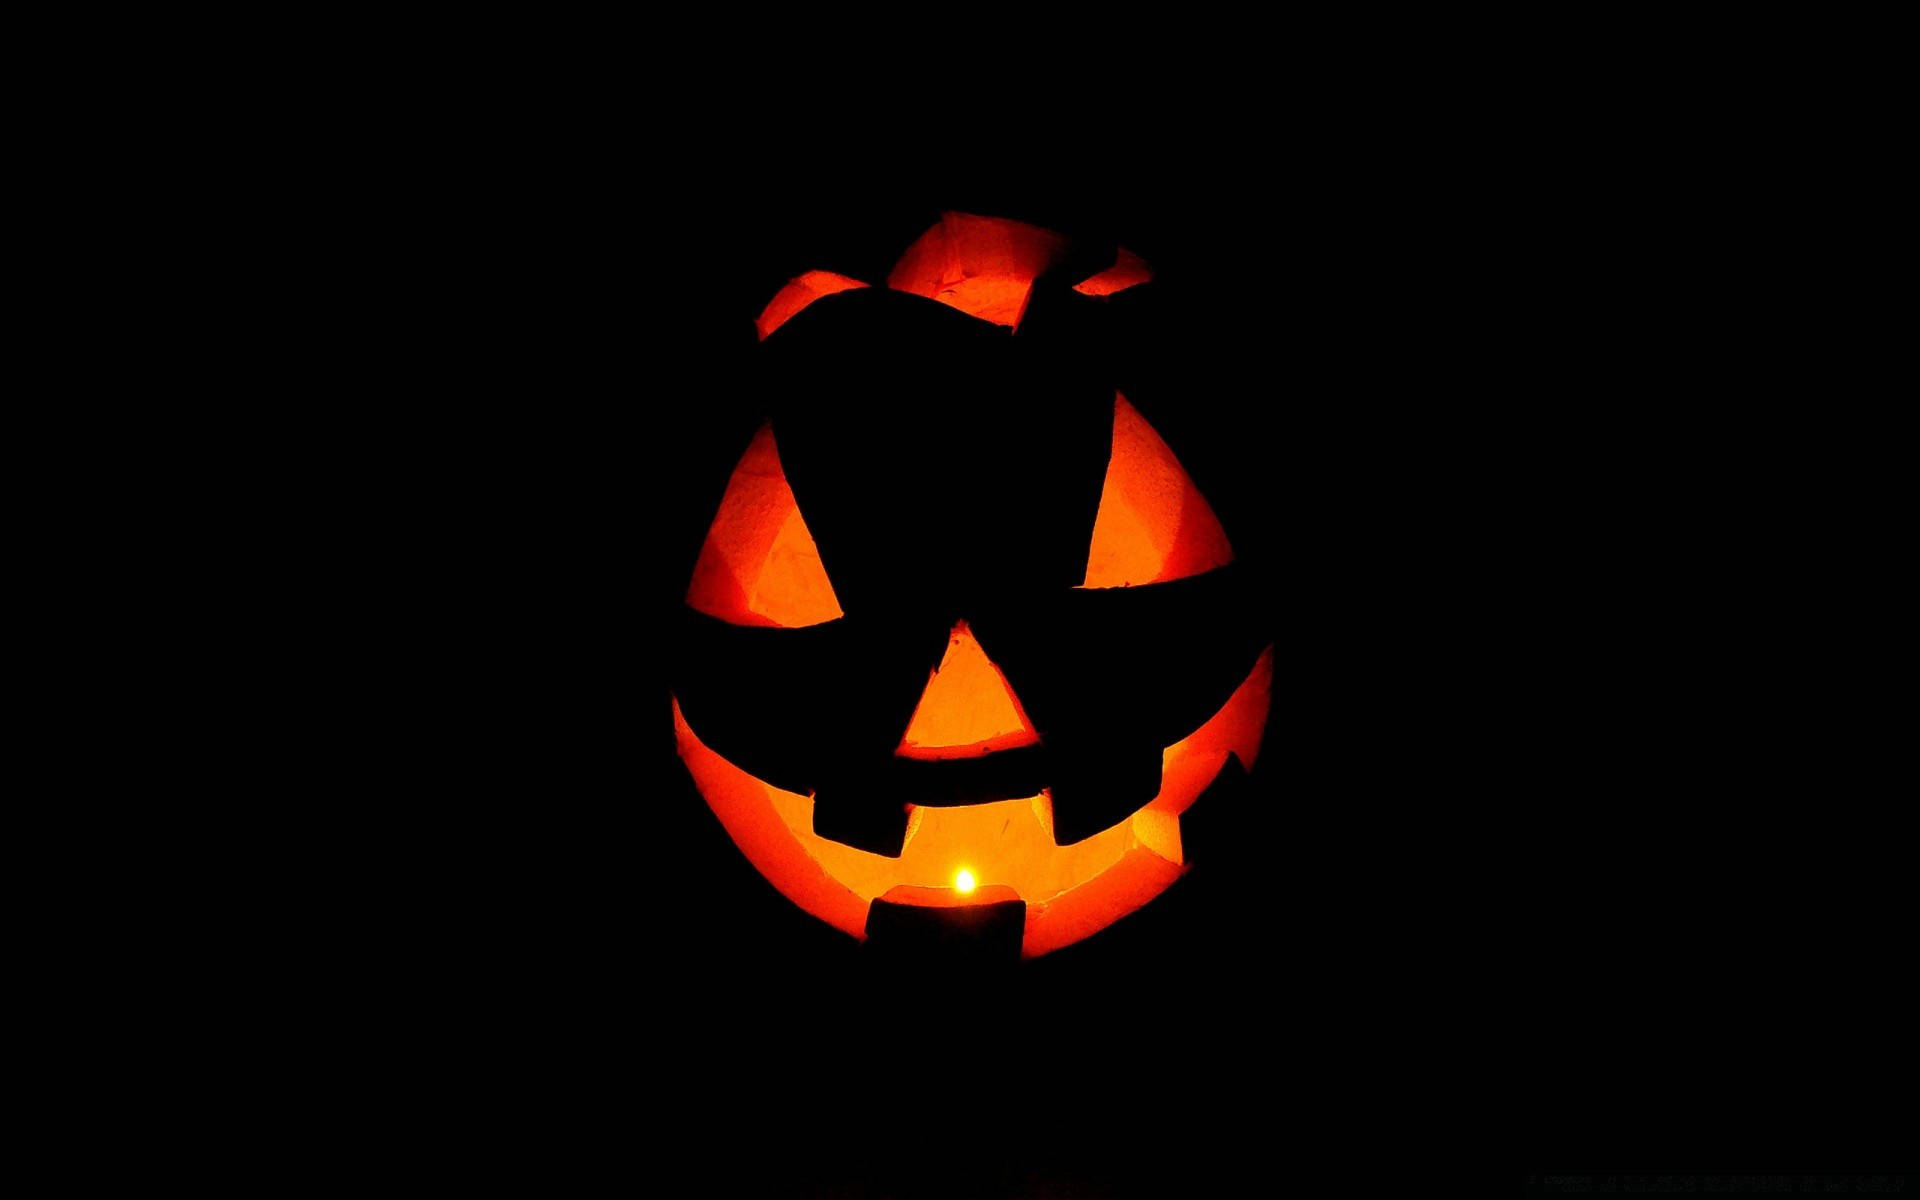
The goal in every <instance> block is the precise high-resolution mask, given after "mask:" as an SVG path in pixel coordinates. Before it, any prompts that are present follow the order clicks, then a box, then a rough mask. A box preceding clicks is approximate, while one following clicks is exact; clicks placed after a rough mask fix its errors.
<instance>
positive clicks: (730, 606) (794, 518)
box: [687, 425, 842, 629]
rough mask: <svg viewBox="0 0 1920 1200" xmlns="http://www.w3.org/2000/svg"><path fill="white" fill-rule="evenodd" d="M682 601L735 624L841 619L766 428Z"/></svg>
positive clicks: (789, 625) (792, 624) (740, 470)
mask: <svg viewBox="0 0 1920 1200" xmlns="http://www.w3.org/2000/svg"><path fill="white" fill-rule="evenodd" d="M687 603H688V604H690V605H692V606H693V607H694V608H695V609H696V610H698V611H700V612H703V613H706V614H707V615H708V616H710V617H719V618H720V619H721V620H723V621H731V622H733V623H734V624H736V625H772V626H777V627H779V628H782V629H796V628H799V627H800V626H802V625H818V624H820V623H821V622H823V621H831V620H834V619H835V618H837V617H839V616H841V615H842V614H841V611H840V601H839V600H838V599H837V598H836V597H835V596H834V594H833V584H832V583H831V582H830V581H829V580H828V579H827V568H826V564H824V563H822V562H821V561H820V550H819V548H818V547H817V546H815V545H814V544H813V535H812V534H811V533H809V532H808V531H807V523H806V522H805V521H804V520H802V519H801V518H800V507H799V505H797V504H796V503H795V502H794V499H793V489H792V488H791V487H789V486H788V485H787V475H786V472H785V471H783V470H781V468H780V452H779V450H778V449H777V448H776V447H775V446H774V444H773V427H772V426H771V425H763V426H761V428H760V432H759V433H757V434H755V435H754V437H753V442H752V444H750V445H749V446H748V447H747V452H746V453H745V454H743V455H742V456H741V457H740V465H739V466H737V467H735V468H734V469H733V478H732V479H730V480H729V481H728V482H727V492H726V495H725V496H724V497H722V498H721V500H720V511H719V512H718V513H717V514H715V516H714V518H713V526H712V528H711V529H709V530H708V531H707V540H706V543H705V544H704V545H702V546H701V547H700V558H699V561H697V562H695V563H694V566H693V583H692V584H691V585H690V586H689V587H688V588H687Z"/></svg>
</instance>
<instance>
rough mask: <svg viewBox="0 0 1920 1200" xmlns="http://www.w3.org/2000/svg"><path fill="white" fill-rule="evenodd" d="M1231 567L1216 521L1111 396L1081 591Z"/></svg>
mask: <svg viewBox="0 0 1920 1200" xmlns="http://www.w3.org/2000/svg"><path fill="white" fill-rule="evenodd" d="M1232 561H1233V547H1232V546H1231V545H1229V544H1228V543H1227V533H1226V530H1224V529H1222V528H1220V518H1218V517H1216V516H1214V515H1213V509H1212V508H1211V507H1210V506H1209V505H1208V504H1207V501H1206V497H1204V496H1202V495H1201V494H1200V489H1199V488H1197V487H1195V486H1193V480H1191V479H1189V478H1188V477H1187V472H1186V470H1185V468H1183V467H1181V465H1180V460H1179V459H1177V458H1175V457H1174V456H1173V451H1172V450H1170V449H1168V448H1167V444H1166V442H1164V441H1162V440H1161V439H1160V435H1159V434H1158V433H1155V432H1154V430H1153V426H1151V425H1149V424H1147V422H1146V418H1144V417H1142V416H1141V415H1140V413H1139V412H1138V411H1137V410H1136V409H1135V408H1134V407H1133V405H1131V404H1129V403H1127V398H1126V397H1125V396H1122V395H1120V394H1119V393H1118V392H1116V393H1114V401H1113V455H1112V457H1111V458H1110V459H1108V461H1107V480H1106V483H1105V484H1104V485H1103V486H1102V488H1101V490H1100V511H1099V514H1098V515H1097V516H1095V518H1094V521H1093V543H1092V545H1091V546H1089V547H1088V552H1087V578H1086V582H1085V583H1083V584H1082V585H1081V586H1082V587H1090V588H1112V587H1132V586H1138V585H1140V584H1143V583H1165V582H1167V581H1168V580H1170V579H1184V578H1186V577H1187V576H1189V575H1199V574H1201V573H1203V572H1206V571H1211V570H1213V569H1214V568H1215V567H1223V566H1226V565H1227V564H1228V563H1230V562H1232Z"/></svg>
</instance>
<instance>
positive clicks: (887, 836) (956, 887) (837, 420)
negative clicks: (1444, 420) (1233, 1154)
mask: <svg viewBox="0 0 1920 1200" xmlns="http://www.w3.org/2000/svg"><path fill="white" fill-rule="evenodd" d="M1099 257H1101V258H1104V259H1105V261H1104V262H1094V263H1092V264H1091V265H1092V267H1093V268H1094V269H1092V270H1089V269H1087V268H1088V267H1089V265H1090V264H1089V262H1088V259H1087V256H1086V250H1085V248H1084V247H1078V246H1075V245H1073V244H1072V243H1071V242H1070V241H1069V240H1068V239H1066V238H1064V237H1062V236H1061V235H1058V234H1054V233H1052V232H1049V231H1047V230H1044V229H1039V228H1037V227H1034V226H1031V225H1026V224H1022V223H1019V222H1014V221H1008V220H998V219H992V218H983V217H975V216H970V215H966V214H948V215H946V216H945V217H943V218H942V219H941V221H940V222H939V223H938V224H936V225H935V226H934V227H933V228H931V229H929V230H928V231H927V232H926V234H925V235H924V236H922V237H921V238H920V239H919V240H918V241H916V242H915V243H914V244H913V245H912V246H911V247H910V248H909V249H908V250H907V252H906V254H905V255H904V256H903V257H902V258H900V260H899V261H898V263H897V264H896V265H895V266H894V268H893V270H892V271H891V273H890V274H889V275H888V276H887V278H886V279H885V281H884V286H870V285H869V284H867V283H865V282H863V281H861V280H859V279H855V278H851V277H849V276H846V275H840V274H836V273H833V272H828V271H810V272H808V273H806V274H803V275H801V276H799V277H797V278H795V279H793V280H792V281H791V282H790V283H789V284H788V285H787V286H786V287H784V288H783V289H781V290H780V291H779V293H778V294H777V295H775V296H774V297H773V299H772V301H771V302H770V303H769V304H768V305H767V306H766V308H765V310H764V311H763V312H762V314H761V316H760V318H759V321H758V322H757V325H758V332H759V335H760V338H761V339H762V341H763V345H762V346H761V347H760V351H759V353H760V354H761V355H762V356H763V358H764V362H763V363H762V364H761V365H762V370H761V373H760V375H759V380H760V387H761V389H762V390H763V392H764V393H765V395H764V399H765V401H766V403H765V408H766V409H767V410H768V411H770V412H771V419H770V420H769V421H768V422H767V423H766V424H764V425H762V426H761V427H760V428H759V431H758V432H757V433H756V434H754V435H753V436H752V438H751V441H750V442H749V443H748V445H747V446H746V449H745V453H744V454H743V455H742V456H741V458H740V459H739V462H738V465H737V467H736V468H735V469H734V471H733V473H732V475H731V477H730V478H729V479H728V480H726V481H725V485H724V489H723V490H722V491H721V493H720V496H719V502H718V507H717V511H716V513H715V516H714V518H713V521H712V524H711V527H710V529H709V531H708V533H707V536H706V540H705V543H704V545H703V546H702V548H701V550H700V553H699V556H698V559H697V561H696V562H695V564H694V565H693V569H692V580H691V583H690V585H689V587H688V590H687V593H686V602H687V612H686V614H685V618H684V620H685V626H684V629H683V630H682V631H681V632H682V636H681V637H680V638H679V639H677V647H678V650H679V653H680V662H679V665H678V667H677V669H676V675H675V679H676V682H675V686H674V700H673V721H674V730H675V735H676V739H677V744H678V747H679V752H680V756H681V758H682V759H683V761H684V762H685V764H686V767H687V769H688V771H689V772H690V773H691V775H692V778H693V780H694V783H695V785H696V786H697V788H698V790H699V792H700V794H701V796H702V797H704V798H705V800H706V802H707V804H708V805H709V806H710V807H711V808H712V810H713V812H714V814H715V815H716V816H717V817H718V818H719V819H720V821H721V823H722V825H724V827H725V829H726V831H727V833H728V834H729V835H730V836H731V838H732V839H733V841H734V842H735V844H736V845H738V847H739V848H740V850H741V852H742V853H744V854H745V855H746V857H747V858H748V859H749V860H750V861H751V862H752V863H753V865H754V866H755V867H756V868H757V869H758V870H759V872H760V873H761V874H762V875H763V876H765V877H766V879H767V880H768V881H770V882H771V883H772V884H773V885H774V886H775V887H776V888H778V889H779V890H780V891H781V892H782V893H784V894H785V895H786V896H787V897H788V898H789V899H790V900H792V901H793V902H794V903H795V904H797V905H799V906H800V907H801V908H802V909H804V910H806V911H807V912H809V913H811V914H813V915H814V916H816V917H818V918H820V919H821V920H823V921H826V922H828V923H830V924H832V925H834V926H836V927H838V928H839V929H841V930H843V931H845V932H846V933H848V934H851V935H853V936H855V937H859V938H867V937H870V936H874V935H877V934H878V933H879V932H880V931H881V930H882V929H883V928H884V929H888V930H894V929H904V928H908V927H911V926H913V925H914V924H915V920H916V919H917V918H924V917H931V918H933V919H935V921H936V922H937V921H940V920H946V921H949V922H950V921H951V920H953V919H955V918H965V919H970V920H972V921H974V922H975V923H976V924H979V923H986V924H989V925H998V926H1000V927H1002V928H1003V929H1004V930H1006V931H1008V937H1009V938H1011V939H1017V943H1018V946H1019V949H1020V952H1021V954H1023V955H1024V956H1028V957H1031V956H1035V955H1041V954H1045V953H1047V952H1049V951H1051V950H1054V949H1057V948H1059V947H1062V946H1065V945H1068V944H1070V943H1072V942H1075V941H1078V940H1080V939H1082V938H1085V937H1087V936H1089V935H1091V934H1093V933H1096V932H1098V931H1099V930H1101V929H1103V928H1105V927H1106V926H1108V925H1110V924H1112V923H1113V922H1114V921H1116V920H1118V919H1119V918H1121V917H1123V916H1125V915H1126V914H1128V913H1130V912H1133V911H1135V910H1136V909H1138V908H1140V907H1141V906H1142V905H1144V904H1146V903H1148V902H1149V901H1151V900H1152V899H1154V898H1155V897H1156V896H1158V895H1159V894H1160V893H1162V892H1163V891H1165V889H1166V888H1168V887H1169V886H1170V885H1171V884H1172V883H1173V882H1174V881H1175V880H1176V879H1178V878H1179V877H1180V875H1181V874H1182V872H1183V871H1184V870H1186V869H1187V866H1188V861H1187V855H1186V853H1185V848H1184V847H1183V843H1182V836H1181V824H1182V814H1184V813H1185V812H1187V810H1188V809H1189V808H1190V807H1191V806H1193V805H1195V803H1196V802H1200V801H1203V794H1204V793H1207V792H1208V789H1209V787H1210V786H1212V785H1213V784H1214V783H1215V781H1216V779H1218V778H1221V777H1222V776H1223V773H1225V772H1228V771H1229V769H1230V770H1231V772H1232V773H1234V774H1239V773H1241V772H1243V771H1244V770H1245V769H1250V768H1251V767H1252V766H1253V763H1254V761H1255V758H1256V756H1257V755H1258V753H1259V749H1260V741H1261V736H1262V732H1263V730H1264V728H1265V725H1266V719H1267V710H1268V704H1269V694H1270V688H1271V680H1272V646H1271V645H1270V644H1267V643H1266V641H1265V638H1264V636H1263V635H1262V634H1261V632H1260V630H1259V629H1258V628H1257V622H1256V621H1253V620H1251V619H1250V618H1249V615H1248V613H1247V611H1245V606H1244V605H1243V604H1242V602H1241V600H1240V598H1239V595H1238V593H1237V591H1236V587H1235V579H1234V569H1233V567H1232V565H1231V564H1232V562H1233V557H1234V552H1233V547H1232V544H1231V542H1230V541H1229V539H1228V537H1227V533H1226V530H1225V529H1224V528H1223V527H1222V524H1221V522H1220V521H1219V519H1218V518H1217V517H1216V515H1215V513H1214V511H1213V509H1212V508H1211V507H1210V506H1209V504H1208V503H1207V500H1206V499H1205V497H1204V496H1203V495H1202V493H1201V491H1200V489H1199V488H1198V487H1197V486H1196V484H1195V483H1194V481H1193V480H1192V479H1191V478H1189V476H1188V474H1187V472H1186V471H1185V470H1184V469H1183V467H1182V465H1181V462H1180V460H1179V458H1178V457H1177V456H1176V454H1175V452H1174V450H1173V449H1172V448H1171V447H1170V446H1168V444H1167V443H1166V442H1165V441H1164V440H1162V438H1161V437H1160V435H1159V434H1158V433H1157V432H1156V431H1155V429H1154V427H1153V426H1152V424H1150V423H1149V421H1148V420H1147V419H1146V417H1145V416H1143V415H1142V413H1141V412H1140V411H1139V410H1138V409H1137V408H1136V407H1135V405H1134V404H1133V403H1131V402H1130V401H1129V400H1128V398H1127V397H1126V396H1125V395H1123V394H1120V393H1119V392H1117V391H1116V389H1115V386H1114V379H1113V377H1112V376H1111V374H1104V373H1103V371H1102V369H1101V366H1100V359H1101V354H1100V345H1101V343H1100V341H1099V338H1098V336H1097V335H1096V334H1097V329H1098V327H1099V314H1098V311H1097V310H1098V309H1099V308H1100V307H1101V306H1102V305H1104V304H1105V303H1106V298H1107V297H1109V296H1114V295H1117V294H1119V293H1121V292H1124V291H1125V290H1127V289H1129V288H1132V287H1134V286H1137V285H1139V284H1141V283H1144V282H1146V281H1148V280H1150V279H1151V277H1152V272H1151V269H1150V268H1149V267H1148V266H1147V264H1146V263H1145V262H1144V261H1143V260H1141V259H1140V258H1139V257H1138V256H1136V255H1133V254H1131V253H1129V252H1127V251H1125V250H1124V249H1122V250H1119V251H1118V252H1117V253H1115V252H1114V251H1113V249H1112V247H1111V246H1109V248H1108V252H1107V254H1105V255H1103V256H1099ZM1090 330H1093V331H1096V333H1089V331H1090ZM717 482H718V481H716V486H717ZM1207 798H1210V797H1207Z"/></svg>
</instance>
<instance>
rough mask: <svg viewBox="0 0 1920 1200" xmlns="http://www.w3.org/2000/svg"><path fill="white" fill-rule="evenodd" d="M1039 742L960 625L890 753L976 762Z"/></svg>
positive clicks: (997, 674)
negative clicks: (971, 759)
mask: <svg viewBox="0 0 1920 1200" xmlns="http://www.w3.org/2000/svg"><path fill="white" fill-rule="evenodd" d="M1039 740H1040V734H1039V733H1038V732H1037V731H1036V730H1035V729H1034V727H1033V722H1031V721H1029V720H1027V713H1026V710H1025V709H1023V708H1021V707H1020V698H1019V697H1018V696H1016V695H1014V694H1013V687H1012V685H1011V684H1009V683H1008V682H1007V677H1006V676H1005V675H1003V674H1002V673H1001V671H1000V668H999V667H996V666H994V665H993V660H992V659H990V658H988V657H987V652H986V651H985V650H983V649H981V648H980V642H979V640H978V639H976V638H975V637H974V636H973V631H972V630H971V629H968V628H967V623H966V622H965V621H962V622H960V623H959V624H958V625H955V626H954V627H953V633H952V634H951V635H949V637H948V639H947V653H946V656H945V657H943V658H942V659H941V660H940V665H939V666H938V667H936V668H934V671H933V673H932V674H931V675H930V676H928V678H927V689H926V691H924V692H922V693H920V703H919V704H917V705H916V706H915V707H914V710H913V718H912V719H911V720H909V721H908V722H907V732H906V734H905V735H904V736H902V737H901V739H900V745H899V747H898V748H897V749H896V750H895V751H894V753H895V754H898V755H899V756H900V757H902V758H978V757H980V756H981V755H983V754H991V753H993V752H994V751H995V750H1011V749H1012V748H1014V747H1015V746H1031V745H1033V744H1035V743H1036V742H1038V741H1039Z"/></svg>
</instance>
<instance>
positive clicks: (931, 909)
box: [866, 897, 1027, 971]
mask: <svg viewBox="0 0 1920 1200" xmlns="http://www.w3.org/2000/svg"><path fill="white" fill-rule="evenodd" d="M1026 927H1027V904H1026V901H1024V900H1003V901H1000V902H998V903H993V904H969V905H965V906H963V907H941V906H931V905H924V904H903V903H894V902H892V901H889V900H887V899H885V898H884V897H883V898H881V899H878V900H875V901H874V902H873V903H872V904H871V905H869V906H868V908H867V938H866V942H867V953H868V954H870V955H872V956H874V957H875V958H881V959H886V960H888V961H898V962H919V961H926V962H929V963H937V964H939V966H940V968H941V970H942V971H946V970H948V969H950V968H953V967H958V966H974V967H984V966H997V965H1003V964H1004V965H1008V966H1011V965H1012V964H1014V963H1017V962H1019V961H1020V954H1021V942H1022V940H1023V939H1024V937H1025V934H1026Z"/></svg>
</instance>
